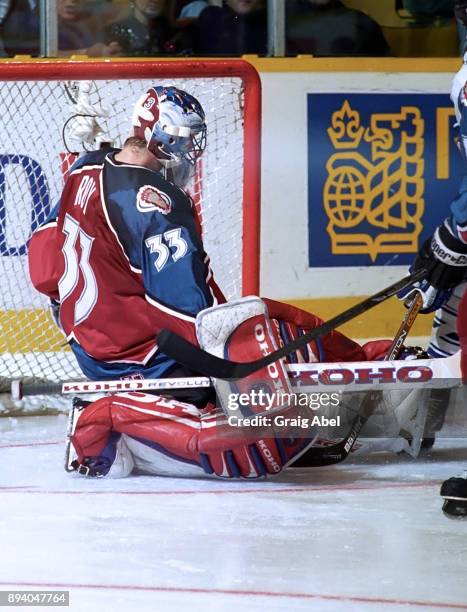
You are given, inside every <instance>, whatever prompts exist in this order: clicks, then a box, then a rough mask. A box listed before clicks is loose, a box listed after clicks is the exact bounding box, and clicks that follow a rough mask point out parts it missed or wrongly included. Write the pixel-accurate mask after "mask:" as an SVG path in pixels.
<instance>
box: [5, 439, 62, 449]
mask: <svg viewBox="0 0 467 612" xmlns="http://www.w3.org/2000/svg"><path fill="white" fill-rule="evenodd" d="M55 444H65V441H64V440H53V441H51V442H17V443H15V444H0V448H22V447H25V446H53V445H55Z"/></svg>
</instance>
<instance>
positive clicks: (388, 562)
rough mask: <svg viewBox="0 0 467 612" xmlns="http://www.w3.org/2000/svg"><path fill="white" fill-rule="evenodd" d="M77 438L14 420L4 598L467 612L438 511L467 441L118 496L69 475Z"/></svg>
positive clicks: (2, 524) (138, 486)
mask: <svg viewBox="0 0 467 612" xmlns="http://www.w3.org/2000/svg"><path fill="white" fill-rule="evenodd" d="M65 429H66V419H65V417H64V416H55V417H27V418H19V419H8V418H5V419H1V420H0V466H1V467H0V504H1V512H0V589H16V590H18V589H20V590H30V589H52V588H57V589H65V590H69V591H70V600H71V605H70V610H72V611H83V612H84V611H91V612H94V611H96V612H97V611H112V612H121V611H127V610H128V611H130V610H131V611H133V610H136V611H140V610H141V611H145V610H148V611H149V610H150V611H155V612H160V611H163V612H165V611H171V612H172V611H176V612H178V611H179V610H180V611H182V610H183V611H185V610H187V611H190V612H191V611H198V610H199V611H201V610H202V611H203V612H207V611H215V612H218V611H223V610H249V611H250V610H252V611H256V610H262V611H264V610H268V611H269V610H273V611H274V610H287V611H291V610H294V611H295V610H297V611H302V610H307V611H308V610H312V611H319V612H328V611H338V612H347V611H359V612H360V611H361V612H367V611H369V612H373V611H376V610H378V611H379V612H386V611H389V610H395V611H400V610H412V611H413V610H422V611H431V610H467V581H466V577H467V545H466V542H467V538H466V530H467V522H463V521H453V520H448V519H446V518H445V517H444V516H443V514H442V513H441V499H440V497H439V484H440V482H441V481H442V480H444V479H445V478H448V477H450V476H452V475H454V474H456V473H458V472H461V471H462V469H463V468H464V467H465V466H467V448H466V446H467V445H466V441H465V439H464V440H462V439H454V440H450V439H444V440H441V441H440V446H439V447H436V448H435V449H433V451H432V452H431V453H430V455H428V456H427V457H425V458H423V459H418V460H416V461H414V460H410V459H406V458H401V457H398V456H396V455H389V454H381V453H380V454H373V455H368V456H359V457H358V456H354V457H353V458H352V460H351V461H347V462H346V463H344V464H341V465H339V466H332V467H327V468H319V469H299V470H289V471H287V472H286V473H284V474H283V475H281V476H280V478H278V479H276V480H270V481H253V482H238V483H236V482H229V481H214V480H208V479H200V480H185V479H174V478H154V477H142V476H139V477H131V478H127V479H124V480H118V481H106V480H91V479H84V478H80V477H75V476H70V475H67V474H66V473H65V472H64V471H63V467H62V465H63V453H64V442H63V438H64V432H65ZM463 447H464V448H463ZM21 609H31V610H32V609H33V608H21ZM38 609H44V608H38ZM50 609H51V610H52V609H60V608H50Z"/></svg>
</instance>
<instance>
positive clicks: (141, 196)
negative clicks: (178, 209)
mask: <svg viewBox="0 0 467 612" xmlns="http://www.w3.org/2000/svg"><path fill="white" fill-rule="evenodd" d="M136 208H137V209H138V210H139V212H142V213H150V212H154V211H155V210H157V211H158V212H160V213H162V214H163V215H168V214H169V212H170V211H171V210H172V200H171V199H170V197H169V196H168V195H167V194H166V193H164V192H163V191H159V189H156V187H153V186H152V185H143V187H140V188H139V190H138V194H137V196H136Z"/></svg>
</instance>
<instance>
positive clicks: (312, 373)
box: [0, 352, 461, 400]
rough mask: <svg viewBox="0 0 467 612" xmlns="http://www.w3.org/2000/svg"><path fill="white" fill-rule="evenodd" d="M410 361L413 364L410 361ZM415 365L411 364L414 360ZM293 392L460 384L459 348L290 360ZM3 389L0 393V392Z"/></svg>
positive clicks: (47, 386)
mask: <svg viewBox="0 0 467 612" xmlns="http://www.w3.org/2000/svg"><path fill="white" fill-rule="evenodd" d="M408 364H409V365H408ZM410 364H412V365H410ZM286 369H287V371H288V373H289V376H290V378H291V383H292V390H293V392H294V393H316V392H317V391H323V392H329V391H330V390H331V389H332V390H333V391H340V392H352V391H357V392H359V391H372V390H375V389H376V388H380V387H381V386H383V387H384V388H385V389H389V388H390V389H391V390H394V389H408V388H414V387H420V386H423V387H426V388H435V389H440V388H451V387H457V386H459V385H460V384H461V371H460V352H459V353H458V354H456V355H452V356H451V357H443V358H437V359H435V358H429V359H417V360H416V361H412V362H407V361H387V362H385V363H383V362H382V361H349V362H340V363H336V362H333V363H300V364H288V365H287V366H286ZM9 386H10V396H11V399H13V400H21V399H23V398H25V397H28V396H32V395H73V394H74V395H83V394H84V395H86V394H92V393H127V392H129V391H158V392H160V393H162V394H163V393H164V392H167V393H169V394H176V392H177V389H190V388H202V387H210V386H212V380H211V379H210V378H208V377H203V376H187V377H186V378H144V379H140V380H101V381H98V380H96V381H93V380H70V381H66V382H53V381H37V380H31V379H28V378H25V379H22V380H13V381H11V380H10V381H9ZM1 396H2V394H1V393H0V397H1Z"/></svg>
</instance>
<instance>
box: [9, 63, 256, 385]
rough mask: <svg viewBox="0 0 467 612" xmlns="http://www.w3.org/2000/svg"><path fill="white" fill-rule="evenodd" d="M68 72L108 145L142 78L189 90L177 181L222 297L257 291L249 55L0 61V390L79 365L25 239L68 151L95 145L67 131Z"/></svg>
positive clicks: (71, 112)
mask: <svg viewBox="0 0 467 612" xmlns="http://www.w3.org/2000/svg"><path fill="white" fill-rule="evenodd" d="M70 83H72V84H73V86H74V87H75V89H76V87H77V88H78V90H79V87H80V86H81V85H82V84H83V83H87V84H88V87H87V89H88V90H89V100H88V101H89V104H90V106H91V107H92V108H104V109H105V110H106V111H107V113H102V114H100V115H98V116H97V117H96V121H97V123H98V124H99V126H100V127H101V128H102V131H103V134H104V140H106V139H108V140H109V141H112V142H113V143H114V145H115V146H117V147H118V146H121V145H122V144H123V141H124V140H125V138H126V137H127V136H128V134H129V132H130V127H131V114H132V109H133V105H134V103H135V102H136V100H137V99H138V98H139V97H140V95H141V94H142V93H143V92H144V91H146V90H147V89H148V88H149V87H151V86H153V85H155V84H159V85H175V86H177V87H180V88H182V89H185V90H186V91H188V92H189V93H191V94H193V95H194V96H195V97H197V98H198V99H199V100H200V102H201V104H202V106H203V108H204V110H205V112H206V123H207V130H208V131H207V138H208V140H207V148H206V152H205V154H204V155H203V157H202V158H201V161H200V163H199V164H198V166H197V167H196V172H195V177H194V179H193V180H191V182H190V183H189V184H188V186H187V189H188V191H189V192H190V195H191V196H192V197H193V200H194V202H195V205H196V207H197V209H198V211H199V213H200V217H201V222H202V232H203V241H204V244H205V248H206V251H207V252H208V254H209V256H210V258H211V263H212V268H213V271H214V275H215V277H216V279H217V281H218V284H219V285H220V287H221V289H222V290H223V291H224V293H225V294H226V296H227V297H228V298H235V297H239V296H241V295H248V294H258V292H259V227H260V135H261V87H260V80H259V76H258V73H257V72H256V70H255V69H254V68H253V66H252V65H251V64H249V63H248V62H246V61H243V60H240V59H232V60H195V59H189V60H184V59H176V60H172V59H171V60H157V61H155V60H151V59H124V58H118V59H114V60H84V59H83V60H29V61H28V60H25V61H21V60H16V59H15V60H5V61H0V87H1V88H0V111H1V112H0V286H1V291H0V392H1V391H2V390H3V391H5V390H6V389H5V386H6V385H7V384H9V381H11V379H14V378H20V377H33V378H38V379H47V380H60V379H66V378H68V377H76V376H77V375H78V374H79V371H78V370H77V366H76V363H75V361H74V358H73V357H72V354H71V352H70V351H69V350H67V347H66V342H65V339H64V337H63V335H62V334H61V333H60V332H59V331H58V329H57V328H56V326H55V325H54V323H53V322H52V319H51V316H50V314H49V313H48V311H47V300H46V299H44V297H43V296H40V295H39V294H38V293H37V292H36V291H35V290H34V289H33V287H32V286H31V283H30V281H29V277H28V269H27V241H28V239H29V237H30V235H31V233H32V232H33V231H34V229H35V228H36V227H38V226H39V225H40V224H41V223H42V222H43V221H44V219H45V218H46V217H47V214H48V212H49V211H50V210H51V208H52V207H53V206H54V205H55V204H56V203H57V202H58V199H59V197H60V193H61V189H62V187H63V183H64V180H65V177H66V174H67V172H68V170H69V168H70V166H71V164H72V163H73V161H74V160H75V159H76V154H78V155H79V154H81V153H83V152H84V151H85V150H86V148H96V147H97V146H98V145H97V144H96V145H95V146H92V145H91V146H90V145H89V144H86V143H84V142H82V143H78V142H77V141H76V139H75V140H73V139H70V137H69V135H68V128H69V127H70V122H72V121H75V120H76V115H79V114H80V113H81V114H83V111H82V109H81V110H79V109H78V107H77V102H76V99H73V96H72V95H70V90H71V89H72V87H71V85H70ZM77 109H78V110H77ZM84 114H85V113H84ZM2 381H3V383H2ZM2 385H3V388H2Z"/></svg>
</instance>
